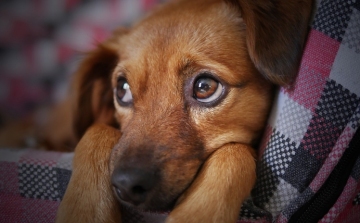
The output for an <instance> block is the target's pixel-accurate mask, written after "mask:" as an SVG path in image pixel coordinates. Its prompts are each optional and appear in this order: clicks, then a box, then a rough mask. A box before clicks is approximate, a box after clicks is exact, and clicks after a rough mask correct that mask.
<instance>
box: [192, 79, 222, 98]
mask: <svg viewBox="0 0 360 223" xmlns="http://www.w3.org/2000/svg"><path fill="white" fill-rule="evenodd" d="M217 88H218V82H217V81H215V80H213V79H211V78H199V79H198V80H197V81H196V83H195V86H194V97H195V98H196V99H205V98H208V97H210V96H211V95H213V94H214V93H215V91H216V89H217Z"/></svg>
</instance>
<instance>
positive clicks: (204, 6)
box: [74, 0, 311, 210]
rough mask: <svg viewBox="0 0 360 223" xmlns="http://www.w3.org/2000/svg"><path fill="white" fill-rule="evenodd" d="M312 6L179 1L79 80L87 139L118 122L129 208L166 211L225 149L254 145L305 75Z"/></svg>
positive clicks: (117, 163)
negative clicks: (283, 96)
mask: <svg viewBox="0 0 360 223" xmlns="http://www.w3.org/2000/svg"><path fill="white" fill-rule="evenodd" d="M310 8H311V1H306V0H303V1H302V0H299V1H289V0H283V1H281V0H273V1H270V0H263V1H260V0H259V1H252V0H239V1H230V0H228V1H224V0H199V1H192V0H180V1H174V2H172V3H170V4H167V5H165V6H162V7H160V8H158V9H156V10H155V12H154V13H153V14H151V15H149V16H147V17H146V18H145V19H144V20H142V21H141V22H139V23H138V24H136V25H135V26H134V27H132V28H131V29H128V30H117V31H116V32H115V33H114V34H113V35H112V37H111V38H110V39H108V40H107V41H105V42H104V43H102V44H100V45H99V46H98V48H97V49H96V50H95V51H93V52H92V53H90V55H89V56H88V57H87V58H86V59H85V61H84V62H83V63H82V65H81V66H80V69H79V71H78V74H77V76H76V78H77V80H76V81H75V83H76V86H75V89H79V90H78V91H77V92H76V94H75V97H74V98H75V101H76V108H77V110H76V112H75V114H76V117H75V120H76V123H75V126H76V129H77V132H78V135H79V136H81V135H82V133H83V132H84V131H85V130H86V129H87V127H89V126H90V125H91V124H92V123H94V122H103V123H107V124H112V125H118V126H119V128H120V131H121V132H122V137H121V139H120V140H119V142H118V144H117V145H116V146H115V148H113V152H112V157H111V164H110V166H111V168H110V169H111V171H113V173H112V174H113V177H112V181H113V184H114V186H115V187H117V189H116V191H118V196H119V197H120V199H121V200H122V201H125V202H126V203H131V204H133V205H135V206H137V207H139V208H143V209H150V210H167V209H169V208H171V207H172V206H173V205H174V203H175V201H176V199H177V198H178V197H179V196H180V195H181V194H182V192H183V191H184V190H185V189H186V188H187V187H188V186H189V185H190V184H191V182H192V181H193V179H194V178H195V176H196V174H197V172H198V170H199V168H200V167H201V165H202V164H203V162H204V161H205V160H206V159H207V157H208V156H209V155H210V154H211V153H212V152H214V151H215V150H216V149H218V148H220V147H221V146H223V145H225V144H227V143H232V142H237V143H243V144H248V145H251V144H253V143H254V142H255V141H256V140H257V139H258V137H259V135H260V134H261V131H262V129H263V127H264V125H265V123H266V118H267V115H268V112H269V108H270V104H271V98H272V86H273V85H274V84H286V83H288V82H289V80H291V79H292V77H293V76H294V75H295V74H296V71H297V67H298V64H299V59H300V56H301V50H302V48H303V44H304V39H305V36H306V30H307V23H308V17H309V13H310Z"/></svg>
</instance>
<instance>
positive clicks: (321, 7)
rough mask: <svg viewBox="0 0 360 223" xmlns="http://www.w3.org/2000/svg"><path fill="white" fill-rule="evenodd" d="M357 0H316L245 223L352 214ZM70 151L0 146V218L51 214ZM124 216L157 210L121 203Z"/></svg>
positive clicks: (358, 138)
mask: <svg viewBox="0 0 360 223" xmlns="http://www.w3.org/2000/svg"><path fill="white" fill-rule="evenodd" d="M359 126H360V0H347V1H344V0H322V1H318V2H317V9H316V13H315V16H314V19H313V22H312V24H311V31H310V33H309V36H308V41H307V45H306V48H305V52H304V55H303V59H302V62H301V67H300V70H299V74H298V77H297V80H296V82H295V84H294V86H293V87H291V88H282V89H280V90H279V92H278V95H277V98H276V101H275V103H274V108H273V111H272V113H271V116H270V118H269V122H268V126H267V128H266V130H265V134H264V137H263V140H262V143H261V145H260V149H259V157H260V158H259V161H258V173H257V175H258V180H257V183H256V185H255V188H254V190H253V193H252V197H251V198H250V199H249V200H248V201H246V202H245V203H244V205H243V207H242V210H241V213H240V216H239V221H238V222H241V223H246V222H279V223H280V222H281V223H282V222H350V223H351V222H359V219H360V183H359V178H360V158H359V153H360V129H359ZM72 155H73V154H71V153H69V154H68V153H63V154H61V153H53V152H41V151H33V150H5V149H4V150H0V222H52V221H54V216H55V212H56V208H57V207H58V205H59V201H60V200H61V197H62V195H63V194H64V190H65V188H66V185H67V183H68V181H69V177H70V174H71V168H70V163H71V160H72ZM123 212H124V221H125V222H130V223H132V222H159V221H163V219H164V218H165V217H166V215H165V214H158V215H156V214H150V213H139V212H137V211H136V210H127V209H126V210H125V209H124V210H123Z"/></svg>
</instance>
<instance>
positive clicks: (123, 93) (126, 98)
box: [116, 78, 132, 105]
mask: <svg viewBox="0 0 360 223" xmlns="http://www.w3.org/2000/svg"><path fill="white" fill-rule="evenodd" d="M116 97H117V100H118V102H119V103H120V104H121V105H128V104H131V103H132V94H131V90H130V85H129V84H128V83H127V80H126V79H124V78H120V79H119V80H118V82H117V86H116Z"/></svg>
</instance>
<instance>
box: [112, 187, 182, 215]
mask: <svg viewBox="0 0 360 223" xmlns="http://www.w3.org/2000/svg"><path fill="white" fill-rule="evenodd" d="M113 191H114V194H115V196H116V198H117V200H118V201H119V202H120V203H121V204H122V205H123V206H125V207H128V208H136V209H138V210H140V211H144V212H157V213H159V212H161V213H163V212H169V211H171V210H172V209H173V208H174V206H175V203H176V200H177V197H176V198H173V199H170V200H168V201H165V200H163V199H161V198H160V197H152V198H150V199H146V198H147V196H148V195H147V192H146V191H144V190H143V189H142V188H134V193H133V194H132V195H129V194H128V193H124V191H123V190H121V189H120V188H118V187H115V186H113Z"/></svg>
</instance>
